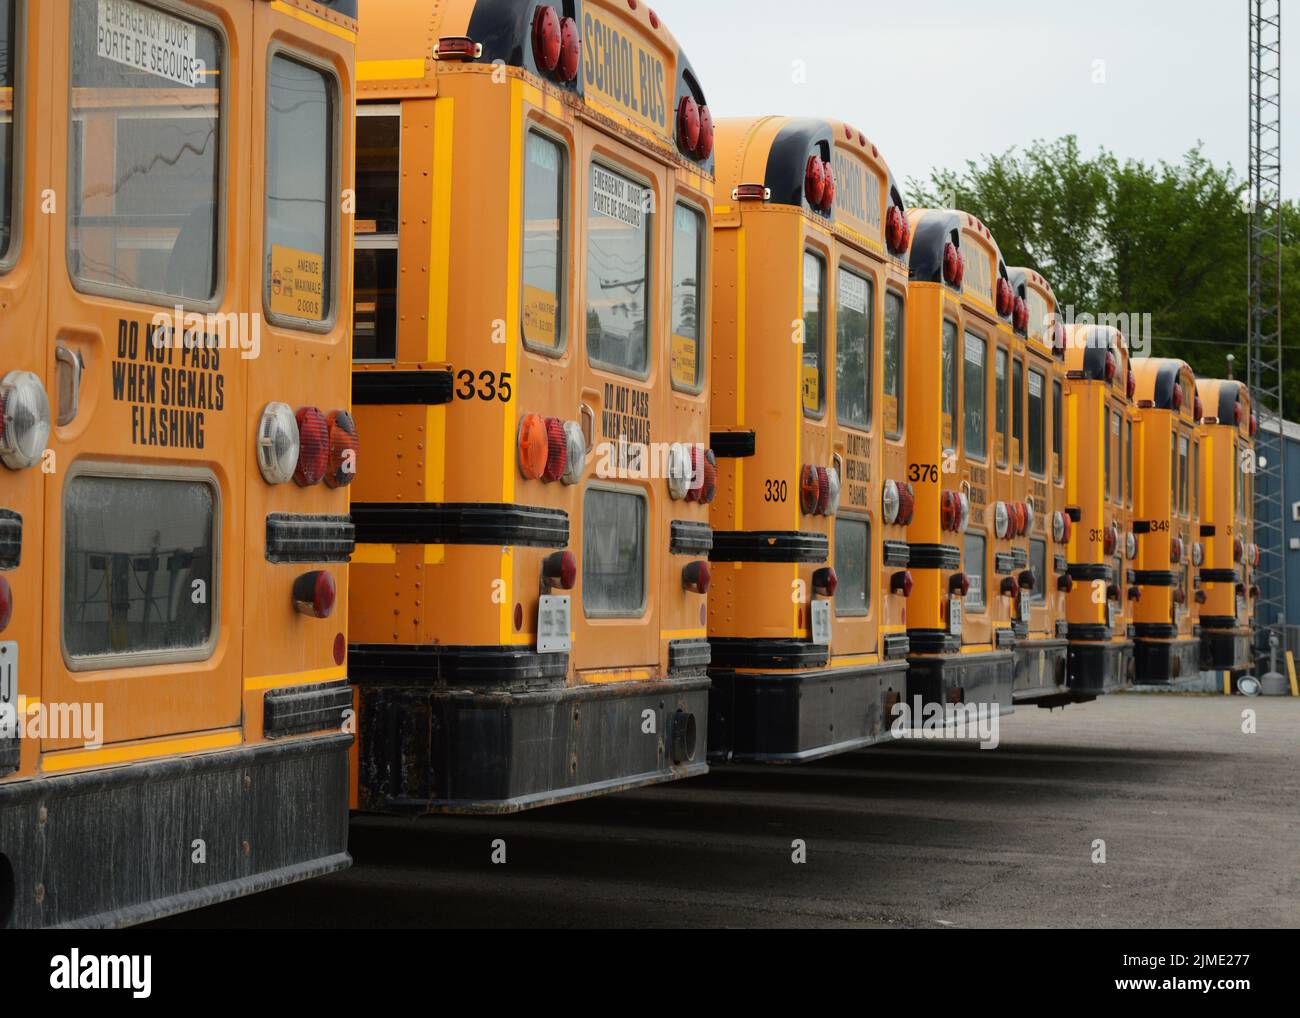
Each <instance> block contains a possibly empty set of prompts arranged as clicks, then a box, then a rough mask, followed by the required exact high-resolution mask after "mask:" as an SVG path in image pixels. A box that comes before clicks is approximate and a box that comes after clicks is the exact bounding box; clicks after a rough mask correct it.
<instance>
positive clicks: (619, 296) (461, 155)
mask: <svg viewBox="0 0 1300 1018" xmlns="http://www.w3.org/2000/svg"><path fill="white" fill-rule="evenodd" d="M360 23H361V31H360V43H359V46H360V48H359V64H358V73H359V89H360V105H359V107H358V110H357V120H356V129H357V148H358V153H359V163H358V168H357V176H358V191H357V212H356V215H357V224H356V251H355V255H356V277H357V282H356V299H355V306H354V328H355V333H356V339H355V346H354V359H355V370H354V378H353V395H354V402H355V404H356V406H357V410H356V413H357V421H358V425H359V427H360V429H361V430H362V431H363V432H368V433H369V434H370V435H372V436H373V438H372V439H368V440H367V447H368V450H369V451H368V453H367V457H368V462H373V464H374V469H372V470H368V471H363V472H361V474H360V475H359V476H358V478H357V485H356V490H355V493H354V504H353V519H354V521H355V523H356V526H357V537H358V544H359V548H358V552H357V555H356V558H355V559H354V566H353V583H354V589H355V591H356V592H357V596H356V597H355V598H354V599H353V602H352V615H351V631H350V639H351V643H352V649H351V658H350V665H351V672H350V676H351V678H352V680H353V682H354V683H355V684H356V686H357V689H358V701H359V733H358V743H359V745H358V749H357V754H358V757H357V774H358V780H357V786H356V788H355V789H354V800H353V801H354V805H355V806H356V807H358V808H360V809H362V810H368V811H397V812H417V813H418V812H485V813H502V812H512V811H517V810H521V809H526V808H530V807H535V806H539V805H543V804H546V803H553V802H558V801H562V800H566V799H573V798H577V797H583V796H591V795H596V794H599V793H603V792H608V791H613V790H616V789H620V788H629V787H634V786H638V785H646V784H650V783H654V782H661V781H669V780H674V779H677V778H683V777H688V776H691V775H695V774H700V773H703V772H704V771H705V770H706V769H707V764H706V762H705V746H706V738H707V721H708V713H707V712H708V706H707V697H708V685H709V680H708V675H707V668H708V664H709V645H708V641H707V630H706V625H707V620H706V617H705V599H706V594H707V592H708V590H709V585H710V582H711V569H710V565H709V552H710V550H711V548H712V532H711V530H710V528H709V522H708V513H709V503H710V502H711V501H712V499H713V497H714V492H715V478H716V463H715V458H714V457H713V455H712V453H711V452H710V450H709V449H708V441H709V404H708V398H709V396H708V343H709V339H708V331H709V330H708V324H707V323H708V322H709V321H710V317H711V316H710V310H709V306H708V302H709V301H710V300H711V299H712V291H711V288H710V286H709V285H708V283H709V279H710V273H711V271H712V269H711V264H710V260H709V250H708V238H709V233H710V230H711V227H712V215H713V213H712V206H713V145H714V127H713V118H712V114H711V113H710V111H709V107H708V103H707V101H706V98H705V95H704V93H703V91H702V89H701V87H700V83H699V80H698V79H697V77H696V75H695V72H694V71H693V69H692V68H691V65H690V62H689V61H688V60H687V58H686V56H685V55H684V54H683V52H682V51H681V49H680V47H679V46H678V44H677V42H676V41H675V40H674V39H673V37H672V35H671V34H670V33H669V32H668V30H667V28H666V27H665V26H664V25H663V23H662V22H661V21H660V20H659V18H658V16H657V15H656V14H655V13H654V12H653V11H652V10H650V9H649V8H648V7H647V6H645V5H644V4H628V3H625V2H622V0H588V2H586V3H581V4H578V3H573V2H569V0H565V2H562V3H534V2H517V3H502V2H489V0H451V2H440V0H383V2H380V0H365V2H362V4H361V5H360Z"/></svg>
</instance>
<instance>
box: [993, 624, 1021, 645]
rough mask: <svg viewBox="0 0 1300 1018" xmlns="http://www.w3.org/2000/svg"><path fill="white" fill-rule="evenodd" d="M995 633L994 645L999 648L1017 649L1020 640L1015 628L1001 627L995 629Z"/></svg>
mask: <svg viewBox="0 0 1300 1018" xmlns="http://www.w3.org/2000/svg"><path fill="white" fill-rule="evenodd" d="M993 634H994V635H993V645H994V646H995V647H996V648H997V649H998V650H1015V649H1016V643H1017V642H1018V641H1017V639H1016V633H1015V630H1013V629H1002V628H999V629H995V630H994V631H993Z"/></svg>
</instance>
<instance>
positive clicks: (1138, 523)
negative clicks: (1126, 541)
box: [1133, 520, 1151, 534]
mask: <svg viewBox="0 0 1300 1018" xmlns="http://www.w3.org/2000/svg"><path fill="white" fill-rule="evenodd" d="M1133 533H1134V534H1149V533H1151V521H1150V520H1134V521H1133Z"/></svg>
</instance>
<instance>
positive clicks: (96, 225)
mask: <svg viewBox="0 0 1300 1018" xmlns="http://www.w3.org/2000/svg"><path fill="white" fill-rule="evenodd" d="M106 12H107V14H108V17H107V18H106ZM71 14H72V32H71V35H72V40H71V72H72V106H71V114H72V116H71V132H70V137H69V140H68V145H69V153H68V155H69V158H68V186H69V190H70V198H69V205H70V207H69V209H68V213H69V214H68V237H67V248H68V250H67V257H68V266H69V269H70V271H71V273H72V275H73V277H74V278H75V279H76V280H77V281H78V282H79V283H80V284H82V285H84V286H86V287H87V288H90V289H97V290H102V289H105V288H110V287H111V288H114V289H119V290H128V291H133V292H135V293H141V294H147V295H150V296H151V297H152V298H155V302H157V303H164V302H167V301H168V300H169V299H172V298H182V299H185V298H188V299H190V300H196V301H209V300H212V299H213V298H214V297H215V296H216V293H217V285H218V271H217V251H218V247H219V243H218V237H219V234H220V225H219V224H220V215H221V210H220V205H221V201H220V165H221V151H220V150H221V140H222V139H221V106H222V99H223V96H222V90H223V88H224V84H223V82H224V81H225V76H224V75H223V74H222V70H223V68H222V60H223V53H222V47H221V40H220V37H219V36H218V34H217V33H216V32H215V31H213V30H212V29H211V28H208V27H207V26H206V25H202V24H200V23H198V22H197V21H195V20H193V19H192V18H186V17H182V16H181V15H180V14H177V13H175V12H174V11H171V10H163V9H162V8H158V7H152V6H149V5H147V4H142V3H134V2H131V3H118V4H112V5H105V4H102V3H96V0H74V3H73V4H72V12H71ZM138 19H146V20H147V21H148V22H149V23H150V24H151V25H154V26H156V28H155V29H154V30H156V31H158V32H161V33H165V34H167V35H169V36H171V37H175V38H178V39H180V40H182V43H181V45H180V46H179V47H176V48H168V49H166V51H165V56H166V57H168V59H167V60H164V61H161V62H158V63H157V64H156V65H153V66H137V61H136V58H135V57H134V56H133V55H132V54H133V53H134V52H135V50H134V46H133V43H132V29H131V25H132V24H133V23H135V22H136V21H137V20H138ZM4 59H5V60H8V58H7V57H6V58H4ZM7 134H8V132H6V135H7Z"/></svg>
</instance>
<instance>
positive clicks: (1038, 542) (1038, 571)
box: [1029, 537, 1047, 604]
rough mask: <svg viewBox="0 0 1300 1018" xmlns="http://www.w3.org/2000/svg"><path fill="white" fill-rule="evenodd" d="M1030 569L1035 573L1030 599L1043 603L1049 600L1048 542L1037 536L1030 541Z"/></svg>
mask: <svg viewBox="0 0 1300 1018" xmlns="http://www.w3.org/2000/svg"><path fill="white" fill-rule="evenodd" d="M1029 569H1030V571H1031V572H1032V573H1033V574H1034V589H1033V590H1032V591H1031V592H1030V595H1029V600H1031V601H1033V602H1035V603H1037V604H1042V603H1043V602H1044V601H1046V600H1047V542H1046V541H1044V540H1042V539H1040V538H1037V537H1035V538H1033V539H1032V540H1031V541H1030V542H1029Z"/></svg>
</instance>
